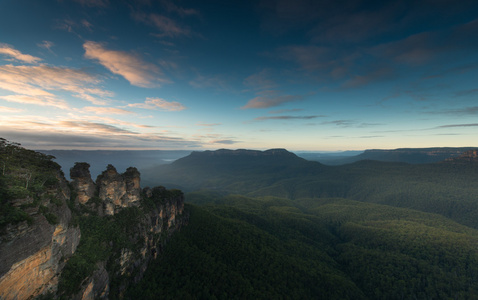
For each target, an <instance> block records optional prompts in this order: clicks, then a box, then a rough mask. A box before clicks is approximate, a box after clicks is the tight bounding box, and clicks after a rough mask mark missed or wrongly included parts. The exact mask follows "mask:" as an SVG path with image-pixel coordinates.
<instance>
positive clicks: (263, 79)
mask: <svg viewBox="0 0 478 300" xmlns="http://www.w3.org/2000/svg"><path fill="white" fill-rule="evenodd" d="M271 77H272V70H269V69H264V70H262V71H260V72H258V73H255V74H252V75H250V76H248V77H247V78H246V79H244V82H243V83H244V85H246V86H250V87H252V88H253V89H255V90H271V89H274V88H276V87H277V86H278V85H277V83H276V82H275V81H274V80H272V78H271Z"/></svg>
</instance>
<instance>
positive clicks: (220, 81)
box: [189, 74, 231, 91]
mask: <svg viewBox="0 0 478 300" xmlns="http://www.w3.org/2000/svg"><path fill="white" fill-rule="evenodd" d="M189 84H190V85H191V86H193V87H195V88H213V89H216V90H220V91H227V90H231V86H230V85H229V84H228V82H227V80H226V79H225V76H219V75H216V76H204V75H201V74H197V76H196V78H194V79H193V80H191V81H189Z"/></svg>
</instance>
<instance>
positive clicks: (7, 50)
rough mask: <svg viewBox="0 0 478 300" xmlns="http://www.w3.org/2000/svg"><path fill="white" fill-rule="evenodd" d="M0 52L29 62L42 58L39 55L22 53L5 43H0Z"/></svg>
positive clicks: (38, 60) (36, 61)
mask: <svg viewBox="0 0 478 300" xmlns="http://www.w3.org/2000/svg"><path fill="white" fill-rule="evenodd" d="M0 54H3V55H6V56H8V57H10V58H12V59H14V60H17V61H21V62H25V63H29V64H35V63H38V62H40V61H41V60H42V59H41V58H39V57H35V56H32V55H29V54H23V53H21V52H20V51H18V50H17V49H15V48H13V47H12V46H10V45H7V44H0Z"/></svg>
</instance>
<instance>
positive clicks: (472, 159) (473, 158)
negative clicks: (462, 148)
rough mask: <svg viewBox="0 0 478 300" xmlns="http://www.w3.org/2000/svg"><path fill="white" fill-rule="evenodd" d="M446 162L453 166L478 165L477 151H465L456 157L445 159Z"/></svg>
mask: <svg viewBox="0 0 478 300" xmlns="http://www.w3.org/2000/svg"><path fill="white" fill-rule="evenodd" d="M446 162H452V163H455V164H474V163H478V149H473V150H469V151H466V152H464V153H463V154H461V155H460V156H458V157H454V158H450V159H447V160H446Z"/></svg>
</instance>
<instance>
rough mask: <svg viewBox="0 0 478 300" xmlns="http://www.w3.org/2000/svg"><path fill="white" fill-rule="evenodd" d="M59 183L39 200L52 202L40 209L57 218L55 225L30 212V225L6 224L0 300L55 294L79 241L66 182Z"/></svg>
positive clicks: (0, 248) (0, 249)
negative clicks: (60, 278)
mask: <svg viewBox="0 0 478 300" xmlns="http://www.w3.org/2000/svg"><path fill="white" fill-rule="evenodd" d="M58 180H59V182H58V184H56V185H55V186H54V187H52V188H50V189H49V190H48V192H47V193H45V195H41V196H42V197H41V199H55V203H51V201H47V200H45V201H44V202H43V203H42V207H44V208H43V210H45V209H49V211H50V212H51V213H52V214H54V215H55V216H57V223H56V224H51V222H49V221H48V220H47V218H46V217H45V215H44V214H42V213H41V212H40V211H39V209H38V208H36V209H34V208H33V209H31V211H30V213H31V217H32V219H33V220H32V222H31V223H32V224H28V222H27V221H23V222H20V223H17V224H8V225H7V227H6V228H5V232H4V233H3V234H2V235H1V237H0V299H28V298H31V297H34V296H37V295H40V294H43V293H45V292H49V291H50V292H56V289H57V284H58V278H59V274H60V273H61V270H62V269H63V267H64V265H65V261H66V260H67V259H68V257H70V256H71V255H72V254H73V253H74V252H75V250H76V247H77V246H78V244H79V241H80V229H79V228H78V227H77V226H73V225H72V224H70V221H71V211H70V210H69V208H68V206H67V205H66V200H67V199H68V198H69V196H70V192H69V190H68V188H67V184H66V180H65V178H64V177H63V176H62V175H61V174H58ZM43 196H45V197H43Z"/></svg>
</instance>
